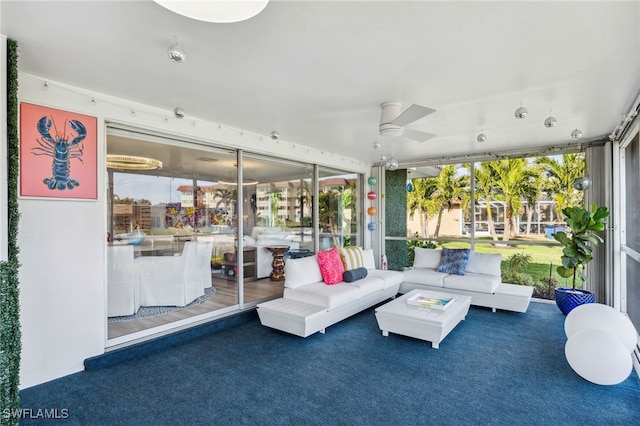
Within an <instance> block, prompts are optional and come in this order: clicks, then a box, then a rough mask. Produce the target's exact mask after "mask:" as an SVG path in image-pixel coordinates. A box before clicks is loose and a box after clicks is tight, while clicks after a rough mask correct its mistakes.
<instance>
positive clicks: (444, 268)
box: [438, 247, 470, 275]
mask: <svg viewBox="0 0 640 426" xmlns="http://www.w3.org/2000/svg"><path fill="white" fill-rule="evenodd" d="M469 253H470V250H469V249H448V248H446V247H445V248H443V249H442V258H441V259H440V266H438V272H444V273H446V274H455V275H464V271H465V269H467V262H468V261H469Z"/></svg>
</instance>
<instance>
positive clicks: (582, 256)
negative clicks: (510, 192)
mask: <svg viewBox="0 0 640 426" xmlns="http://www.w3.org/2000/svg"><path fill="white" fill-rule="evenodd" d="M562 213H563V214H564V215H565V218H566V219H565V221H566V223H567V226H568V227H569V230H570V231H571V232H570V235H567V233H566V232H564V231H558V232H556V233H555V234H554V236H553V238H554V239H555V240H556V241H558V242H560V243H561V244H562V245H564V248H563V249H562V258H561V260H562V265H561V266H558V268H557V271H558V275H560V276H561V277H563V278H569V277H573V288H564V287H559V288H556V304H557V305H558V307H559V308H560V310H561V311H562V313H563V314H565V315H567V314H568V313H569V312H571V310H572V309H573V308H575V307H577V306H579V305H582V304H584V303H593V302H594V300H595V296H594V294H593V293H591V292H590V291H587V290H583V289H577V288H576V280H577V279H580V281H581V282H584V280H585V278H586V277H585V275H584V269H585V267H586V265H587V264H588V263H589V262H591V259H592V254H593V247H594V246H595V245H597V244H598V243H601V242H603V241H604V240H603V239H602V238H601V237H600V236H599V235H598V234H596V232H601V231H604V229H605V222H606V219H607V217H608V216H609V214H610V212H609V209H608V208H607V207H597V206H596V205H595V203H594V204H592V206H591V210H590V211H589V210H586V209H584V208H582V207H567V208H565V209H562Z"/></svg>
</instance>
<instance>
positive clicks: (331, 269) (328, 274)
mask: <svg viewBox="0 0 640 426" xmlns="http://www.w3.org/2000/svg"><path fill="white" fill-rule="evenodd" d="M318 265H319V266H320V273H321V274H322V279H323V280H324V282H325V284H329V285H332V284H337V283H339V282H341V281H342V274H344V265H343V264H342V259H340V252H339V251H338V249H337V248H336V247H333V248H331V249H329V250H326V251H320V252H318Z"/></svg>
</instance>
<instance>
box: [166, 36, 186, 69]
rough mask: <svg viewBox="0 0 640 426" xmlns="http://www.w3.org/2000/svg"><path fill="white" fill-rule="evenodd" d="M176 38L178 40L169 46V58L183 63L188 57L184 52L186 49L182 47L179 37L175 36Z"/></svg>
mask: <svg viewBox="0 0 640 426" xmlns="http://www.w3.org/2000/svg"><path fill="white" fill-rule="evenodd" d="M175 39H176V42H175V43H174V44H172V45H171V46H169V48H168V49H167V54H168V55H169V59H171V61H172V62H173V63H176V64H181V63H183V62H184V61H185V59H187V54H186V53H184V50H182V48H181V47H180V45H179V44H178V37H175Z"/></svg>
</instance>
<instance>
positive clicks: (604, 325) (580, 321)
mask: <svg viewBox="0 0 640 426" xmlns="http://www.w3.org/2000/svg"><path fill="white" fill-rule="evenodd" d="M582 330H602V331H605V332H607V333H611V334H612V335H613V336H615V337H617V338H618V339H619V340H620V341H621V342H622V343H623V344H624V346H625V347H626V348H627V349H628V351H629V352H630V353H631V352H633V350H634V349H635V347H636V344H637V343H638V334H637V332H636V329H635V327H634V326H633V323H632V322H631V320H630V319H629V318H627V317H626V316H624V315H623V314H622V313H620V312H618V311H616V310H615V309H613V308H612V307H611V306H608V305H603V304H602V303H587V304H584V305H580V306H578V307H576V308H574V309H573V310H572V311H571V312H569V314H567V318H566V319H565V321H564V332H565V334H566V335H567V337H568V338H570V337H571V336H572V335H573V334H574V333H576V332H578V331H582Z"/></svg>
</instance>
